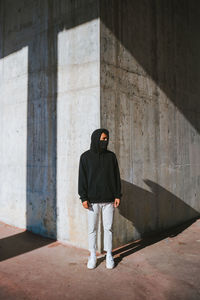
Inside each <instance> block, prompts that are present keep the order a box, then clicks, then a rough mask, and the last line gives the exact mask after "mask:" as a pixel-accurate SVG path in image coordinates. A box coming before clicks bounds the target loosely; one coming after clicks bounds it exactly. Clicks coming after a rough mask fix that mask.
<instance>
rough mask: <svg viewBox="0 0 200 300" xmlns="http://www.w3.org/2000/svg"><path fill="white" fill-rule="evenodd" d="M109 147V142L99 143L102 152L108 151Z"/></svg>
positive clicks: (102, 141) (101, 141)
mask: <svg viewBox="0 0 200 300" xmlns="http://www.w3.org/2000/svg"><path fill="white" fill-rule="evenodd" d="M107 146H108V141H104V140H100V141H99V147H100V149H101V150H106V149H107Z"/></svg>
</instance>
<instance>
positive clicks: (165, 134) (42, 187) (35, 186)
mask: <svg viewBox="0 0 200 300" xmlns="http://www.w3.org/2000/svg"><path fill="white" fill-rule="evenodd" d="M181 4H182V5H179V2H176V1H154V0H153V1H144V0H134V1H128V0H124V1H120V0H109V1H104V0H102V1H99V0H84V1H80V0H73V1H71V0H61V1H55V0H44V1H39V0H30V1H23V0H18V1H14V0H1V1H0V104H1V109H0V126H1V130H0V139H1V141H2V143H1V145H0V182H1V185H0V205H1V210H0V220H2V221H4V222H6V223H8V224H12V225H16V226H18V227H21V228H27V229H28V230H30V231H33V232H34V233H37V234H40V235H43V236H48V237H52V238H57V239H58V240H62V241H68V242H70V243H72V244H74V245H76V246H79V247H83V248H87V246H88V240H87V211H86V210H85V209H83V207H82V205H81V202H80V200H79V196H78V193H77V192H78V189H77V184H78V162H79V157H80V154H81V153H82V152H83V151H85V150H87V149H88V148H89V146H90V135H91V133H92V131H93V130H94V129H96V128H98V127H99V126H102V127H107V128H108V129H109V130H110V138H111V140H110V144H109V148H110V149H111V150H113V151H115V152H116V155H117V157H118V161H119V166H120V171H121V178H122V183H123V191H122V192H123V198H122V203H121V205H120V207H119V208H118V209H116V210H115V216H114V239H113V246H114V247H116V246H120V245H123V244H125V243H127V242H129V241H133V240H135V239H138V238H140V237H141V236H144V235H146V234H148V233H151V232H152V231H153V232H154V231H160V230H164V229H166V228H168V227H171V226H173V225H176V224H180V223H181V222H183V221H185V220H188V219H191V218H192V217H194V216H196V215H199V212H200V200H199V194H200V169H199V163H200V162H199V157H200V155H199V154H200V137H199V132H200V121H199V120H200V118H199V113H200V104H199V96H200V85H199V77H200V58H199V53H200V40H199V39H198V38H197V37H198V34H199V25H200V24H199V22H200V19H199V13H200V3H199V1H187V0H183V1H181ZM144 16H145V17H144ZM99 221H100V223H99V232H98V250H99V251H101V250H102V249H103V244H102V241H103V231H102V225H103V224H102V222H101V219H100V220H99Z"/></svg>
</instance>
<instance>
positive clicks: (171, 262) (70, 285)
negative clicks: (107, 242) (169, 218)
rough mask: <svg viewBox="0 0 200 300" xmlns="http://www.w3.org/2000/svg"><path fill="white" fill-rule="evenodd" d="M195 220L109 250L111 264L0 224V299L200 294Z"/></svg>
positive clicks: (152, 298) (138, 299) (162, 299)
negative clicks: (90, 263)
mask: <svg viewBox="0 0 200 300" xmlns="http://www.w3.org/2000/svg"><path fill="white" fill-rule="evenodd" d="M199 236H200V219H198V220H196V221H194V223H192V222H190V223H188V224H186V225H184V226H181V227H180V228H177V229H176V230H173V231H171V232H169V233H168V235H166V236H160V237H157V239H153V238H151V239H150V238H149V239H148V240H145V241H136V242H135V243H131V244H129V245H126V246H125V247H122V248H119V249H117V250H115V251H114V253H113V254H114V258H115V262H116V266H115V268H114V269H113V270H107V269H106V267H105V260H104V255H99V256H98V265H97V268H96V269H94V270H88V269H87V267H86V264H87V258H88V255H89V252H88V251H87V250H84V249H78V248H76V247H73V246H69V245H67V244H65V243H61V242H58V241H53V240H51V239H47V238H42V237H39V236H37V235H33V234H31V233H25V232H23V231H22V230H20V229H17V228H14V227H11V226H9V225H5V224H3V223H0V238H1V239H0V247H1V248H0V250H1V263H0V299H6V300H18V299H19V300H22V299H26V300H28V299H37V300H42V299H50V300H53V299H86V300H90V299H105V300H107V299H111V298H112V299H130V300H132V299H134V300H146V299H147V300H158V299H159V300H197V299H199V298H200V277H199V268H200V260H199V253H200V239H199Z"/></svg>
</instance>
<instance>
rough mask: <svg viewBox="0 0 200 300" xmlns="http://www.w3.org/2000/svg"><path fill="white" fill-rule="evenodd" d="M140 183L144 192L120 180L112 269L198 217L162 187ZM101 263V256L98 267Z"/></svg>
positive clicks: (180, 230)
mask: <svg viewBox="0 0 200 300" xmlns="http://www.w3.org/2000/svg"><path fill="white" fill-rule="evenodd" d="M144 182H145V184H146V185H147V190H145V189H142V188H140V187H138V186H136V185H134V184H132V183H130V182H127V181H125V180H122V192H123V196H122V199H121V203H120V206H119V207H118V208H117V210H118V212H116V211H115V215H114V221H113V229H114V230H113V256H115V266H116V265H117V264H118V263H119V262H120V261H121V260H122V259H123V257H125V256H128V255H130V254H132V253H134V252H136V251H138V250H140V249H142V248H144V247H146V246H148V245H151V244H154V243H156V242H158V241H160V240H162V239H165V238H166V237H174V236H176V235H178V234H179V233H180V232H182V231H183V230H185V229H186V228H187V227H188V226H190V225H191V224H192V223H193V222H194V221H195V220H196V219H197V218H199V212H198V211H196V210H195V209H193V208H192V207H191V206H189V205H188V204H187V203H185V202H184V201H183V200H181V199H180V198H178V197H177V196H175V195H174V194H172V193H171V192H169V191H168V190H166V189H165V188H164V187H162V186H160V185H159V184H157V183H155V182H153V181H151V180H149V179H144ZM148 189H149V190H148ZM103 254H105V252H104V251H103ZM103 260H105V256H103V257H101V258H99V259H98V264H100V263H101V262H102V261H103Z"/></svg>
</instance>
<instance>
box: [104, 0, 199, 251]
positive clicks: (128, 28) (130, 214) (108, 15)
mask: <svg viewBox="0 0 200 300" xmlns="http://www.w3.org/2000/svg"><path fill="white" fill-rule="evenodd" d="M100 5H101V7H100V18H101V27H100V32H101V125H102V126H103V127H104V126H105V127H108V128H109V129H110V131H111V139H112V142H111V145H110V148H111V150H114V151H115V152H116V154H117V157H118V160H119V166H120V170H121V177H122V180H123V198H122V205H121V206H120V207H119V209H118V210H117V211H116V212H115V221H114V242H113V243H114V247H116V246H119V245H123V244H124V243H126V242H128V241H133V240H134V239H137V238H140V237H142V236H144V235H145V234H150V233H151V232H154V231H159V230H163V229H166V228H168V227H171V226H173V225H176V224H180V223H182V222H184V221H186V220H188V219H191V218H193V217H195V216H197V215H199V212H200V198H199V197H200V196H199V195H200V168H199V163H200V160H199V157H200V136H199V132H200V121H199V120H200V118H199V116H200V102H199V96H200V85H199V84H198V82H199V79H200V57H199V54H198V53H199V51H200V39H199V38H198V28H199V26H200V20H199V18H198V15H199V13H200V5H199V2H198V1H181V5H180V1H141V0H138V1H127V0H125V1H118V0H111V1H101V2H100Z"/></svg>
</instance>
